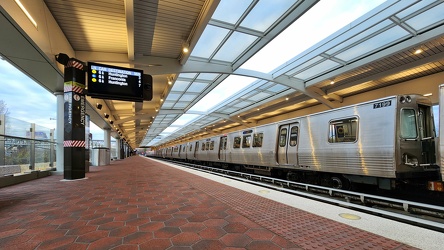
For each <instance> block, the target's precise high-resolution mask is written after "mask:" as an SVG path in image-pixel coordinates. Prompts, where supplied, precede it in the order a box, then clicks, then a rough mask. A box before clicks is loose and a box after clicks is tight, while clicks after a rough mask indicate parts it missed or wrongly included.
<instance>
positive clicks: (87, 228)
mask: <svg viewBox="0 0 444 250" xmlns="http://www.w3.org/2000/svg"><path fill="white" fill-rule="evenodd" d="M96 230H97V226H93V225H91V226H79V227H75V228H73V229H69V230H68V232H67V233H66V235H82V234H86V233H89V232H92V231H96Z"/></svg>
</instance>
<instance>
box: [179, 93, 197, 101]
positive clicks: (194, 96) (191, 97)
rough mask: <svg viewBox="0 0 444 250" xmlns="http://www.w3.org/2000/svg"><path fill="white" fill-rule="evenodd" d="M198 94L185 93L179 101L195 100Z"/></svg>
mask: <svg viewBox="0 0 444 250" xmlns="http://www.w3.org/2000/svg"><path fill="white" fill-rule="evenodd" d="M196 96H197V95H192V94H184V95H183V96H182V97H181V98H180V99H179V101H181V102H189V101H192V100H194V98H196Z"/></svg>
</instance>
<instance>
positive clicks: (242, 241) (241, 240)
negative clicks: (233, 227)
mask: <svg viewBox="0 0 444 250" xmlns="http://www.w3.org/2000/svg"><path fill="white" fill-rule="evenodd" d="M220 241H221V242H222V243H224V244H225V245H227V246H229V247H246V246H247V245H248V244H250V242H251V241H252V240H251V238H250V237H248V236H247V235H245V234H242V233H228V234H226V235H224V236H222V238H220Z"/></svg>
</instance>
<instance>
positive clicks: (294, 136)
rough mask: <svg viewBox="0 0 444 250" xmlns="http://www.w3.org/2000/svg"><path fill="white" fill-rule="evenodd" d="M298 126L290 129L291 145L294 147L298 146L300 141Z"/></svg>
mask: <svg viewBox="0 0 444 250" xmlns="http://www.w3.org/2000/svg"><path fill="white" fill-rule="evenodd" d="M298 131H299V130H298V127H297V126H294V127H291V130H290V146H291V147H294V146H296V144H297V143H298Z"/></svg>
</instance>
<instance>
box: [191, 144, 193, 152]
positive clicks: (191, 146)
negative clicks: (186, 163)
mask: <svg viewBox="0 0 444 250" xmlns="http://www.w3.org/2000/svg"><path fill="white" fill-rule="evenodd" d="M191 151H193V144H190V152H191Z"/></svg>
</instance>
